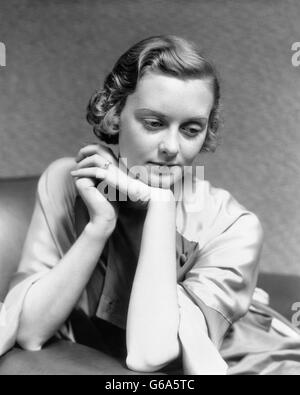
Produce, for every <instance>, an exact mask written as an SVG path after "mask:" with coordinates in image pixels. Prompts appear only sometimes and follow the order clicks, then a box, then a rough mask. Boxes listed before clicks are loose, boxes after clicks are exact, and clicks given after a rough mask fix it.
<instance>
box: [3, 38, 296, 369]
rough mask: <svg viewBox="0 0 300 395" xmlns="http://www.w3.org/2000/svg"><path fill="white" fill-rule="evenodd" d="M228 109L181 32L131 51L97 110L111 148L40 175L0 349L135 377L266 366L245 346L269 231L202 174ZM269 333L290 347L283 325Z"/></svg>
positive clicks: (257, 324)
mask: <svg viewBox="0 0 300 395" xmlns="http://www.w3.org/2000/svg"><path fill="white" fill-rule="evenodd" d="M219 101H220V86H219V81H218V78H217V75H216V72H215V70H214V68H213V66H212V65H211V64H210V63H209V62H208V61H207V60H205V59H204V58H203V57H201V56H200V54H199V53H198V51H197V49H196V48H195V47H194V45H193V44H191V43H189V42H187V41H185V40H183V39H181V38H178V37H174V36H159V37H151V38H148V39H146V40H143V41H141V42H139V43H137V44H136V45H134V46H133V47H132V48H130V49H129V50H128V51H127V52H126V53H125V54H124V55H122V56H121V57H120V59H119V60H118V61H117V63H116V65H115V66H114V68H113V70H112V72H111V73H110V74H109V75H108V77H107V78H106V80H105V83H104V87H103V89H102V90H101V91H99V92H97V93H96V94H95V95H94V96H93V97H92V98H91V100H90V103H89V106H88V114H87V119H88V121H89V123H90V124H91V125H92V126H93V129H94V133H95V134H96V136H97V137H98V138H99V145H89V146H87V147H84V148H83V149H81V150H80V152H79V154H78V156H77V158H76V160H74V158H63V159H60V160H58V161H55V162H54V163H52V164H51V165H50V166H49V167H48V168H47V169H46V171H45V172H44V173H43V175H42V176H41V178H40V181H39V185H38V191H37V200H36V205H35V210H34V214H33V217H32V222H31V225H30V228H29V231H28V235H27V239H26V242H25V245H24V250H23V255H22V260H21V263H20V267H19V271H18V273H17V274H16V275H15V277H14V279H13V281H12V284H11V288H10V292H9V294H8V296H7V298H6V301H5V304H4V305H5V310H6V326H5V327H4V328H2V329H0V334H1V336H0V354H1V353H3V352H5V351H6V350H7V349H9V348H10V347H12V346H13V345H14V343H15V342H17V343H18V344H19V345H20V346H21V347H23V348H24V349H27V350H39V349H41V347H42V346H43V345H44V344H45V343H46V342H47V341H49V340H50V339H51V338H52V337H59V338H66V339H70V340H72V341H75V342H79V343H83V344H86V345H89V346H92V347H95V348H98V349H101V350H103V351H105V352H107V353H110V354H112V355H115V356H116V357H118V358H122V359H123V360H124V361H126V364H127V366H128V368H129V369H132V370H136V371H143V372H151V371H157V370H163V369H165V370H166V371H167V370H168V369H169V370H170V369H171V368H172V369H175V368H176V369H179V371H181V370H180V369H181V367H182V369H183V372H184V373H186V374H204V373H219V374H226V372H227V370H228V367H229V371H228V372H229V373H245V372H246V373H247V372H249V366H250V367H251V368H252V367H253V366H256V365H255V363H254V362H253V363H252V364H251V363H250V365H249V363H248V365H247V364H246V365H247V366H245V364H244V359H243V358H242V356H246V355H247V356H249V355H250V356H251V355H252V354H251V352H252V351H253V349H249V348H248V349H247V350H246V344H247V342H246V341H245V343H244V344H245V346H243V347H244V349H245V350H244V351H242V352H241V344H239V347H237V346H236V344H237V342H239V341H241V340H245V338H246V337H249V334H250V333H254V332H255V331H256V330H261V310H260V309H259V306H260V305H259V304H258V303H257V302H256V306H254V304H255V301H254V300H253V294H254V290H255V286H256V281H257V274H258V261H259V255H260V251H261V245H262V229H261V225H260V222H259V220H258V218H257V217H256V216H255V215H254V214H253V213H252V212H250V211H248V210H246V209H245V208H244V207H243V206H241V205H240V204H239V203H238V202H237V201H236V200H235V199H234V198H233V197H232V196H231V195H230V194H229V193H228V192H227V191H225V190H222V189H218V188H214V187H212V186H211V185H210V183H209V182H208V181H204V180H202V179H200V178H198V177H195V175H194V174H193V171H192V170H191V168H192V165H193V164H194V162H195V159H196V158H197V156H198V155H199V153H201V152H204V151H214V150H215V148H216V145H217V137H218V112H219ZM186 170H187V171H186ZM255 295H259V292H256V293H255ZM256 299H257V298H256ZM2 314H3V313H2ZM244 316H246V317H245V318H244V319H242V317H244ZM257 317H259V320H257ZM268 322H269V321H268ZM285 329H289V327H288V325H287V326H286V327H285ZM251 331H252V332H251ZM290 331H291V335H289V336H295V337H297V339H298V341H299V338H298V334H296V332H295V331H292V330H290ZM243 336H244V338H243V339H242V337H243ZM264 336H265V337H267V339H269V340H270V339H271V340H270V342H271V343H272V342H274V344H275V343H276V344H277V347H278V345H279V344H280V345H281V346H282V345H283V344H285V342H286V337H285V336H286V335H283V334H282V333H278V332H276V333H275V329H274V328H273V327H271V326H269V328H268V330H265V328H264ZM256 338H257V339H259V338H260V336H256ZM261 338H263V336H261ZM288 339H290V338H288ZM270 342H269V345H271V343H270ZM265 343H266V339H265V338H263V340H262V342H261V343H260V342H259V341H258V342H257V343H256V344H255V347H256V349H255V352H256V353H257V350H260V351H261V352H262V351H266V352H269V350H262V349H261V347H262V344H265ZM272 344H273V343H272ZM243 347H242V350H243ZM243 352H244V354H243ZM221 354H222V356H221ZM256 355H257V354H256ZM261 355H265V354H263V353H261ZM226 362H227V363H228V365H229V366H228V365H227V363H226ZM181 364H182V366H181ZM259 366H260V367H259V369H260V371H259V373H264V369H268V368H269V367H267V366H264V365H263V363H261V361H260V365H259ZM281 366H282V365H281ZM299 366H300V365H298V367H299ZM250 370H251V369H250Z"/></svg>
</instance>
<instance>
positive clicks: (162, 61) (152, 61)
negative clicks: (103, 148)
mask: <svg viewBox="0 0 300 395" xmlns="http://www.w3.org/2000/svg"><path fill="white" fill-rule="evenodd" d="M149 71H153V72H161V73H164V74H167V75H171V76H174V77H177V78H181V79H189V78H199V79H204V80H208V81H209V82H210V83H211V86H212V89H213V92H214V104H213V108H212V111H211V114H210V117H209V123H208V132H207V136H206V139H205V141H204V144H203V146H202V149H201V151H212V152H213V151H215V150H216V147H217V145H218V128H219V110H220V83H219V78H218V76H217V72H216V70H215V68H214V66H213V65H212V64H211V63H210V62H209V61H208V60H206V59H204V57H203V56H201V54H200V53H199V51H198V49H197V48H196V46H195V44H194V43H192V42H190V41H187V40H184V39H182V38H180V37H177V36H173V35H166V36H153V37H149V38H146V39H144V40H142V41H140V42H138V43H137V44H135V45H134V46H132V47H131V48H130V49H129V50H128V51H127V52H125V53H124V54H123V55H122V56H121V57H120V58H119V59H118V60H117V62H116V64H115V66H114V67H113V70H112V71H111V72H110V73H109V74H108V75H107V77H106V78H105V81H104V85H103V89H101V90H99V91H96V92H95V93H94V94H93V96H92V97H91V99H90V101H89V104H88V107H87V121H88V122H89V123H90V124H91V125H92V126H93V131H94V134H95V135H96V136H97V137H98V138H99V139H100V140H101V141H103V142H105V143H107V144H118V140H119V139H118V134H119V130H118V127H117V126H116V123H115V122H114V120H115V117H116V116H119V115H120V113H121V112H122V109H123V108H124V106H125V103H126V99H127V97H128V96H129V95H130V94H132V93H133V92H134V91H135V89H136V86H137V83H138V81H139V80H140V79H141V78H142V77H143V75H144V74H145V73H146V72H149Z"/></svg>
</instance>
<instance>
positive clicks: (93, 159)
mask: <svg viewBox="0 0 300 395" xmlns="http://www.w3.org/2000/svg"><path fill="white" fill-rule="evenodd" d="M109 164H111V161H109V160H107V159H105V158H104V157H103V156H100V155H98V154H94V155H91V156H88V157H86V158H84V159H82V160H81V161H80V162H78V163H77V166H76V170H78V169H82V168H86V167H101V168H104V169H106V168H107V167H108V166H109Z"/></svg>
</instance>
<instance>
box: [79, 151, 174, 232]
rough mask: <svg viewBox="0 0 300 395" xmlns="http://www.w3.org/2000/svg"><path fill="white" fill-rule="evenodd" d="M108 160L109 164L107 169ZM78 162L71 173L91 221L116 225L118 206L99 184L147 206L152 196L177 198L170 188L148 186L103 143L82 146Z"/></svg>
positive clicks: (111, 225)
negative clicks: (108, 197)
mask: <svg viewBox="0 0 300 395" xmlns="http://www.w3.org/2000/svg"><path fill="white" fill-rule="evenodd" d="M107 161H109V162H110V165H109V166H108V167H107V168H106V165H107V163H108V162H107ZM76 162H77V165H76V168H75V169H74V170H73V171H72V172H71V175H72V176H73V177H74V178H75V183H76V187H77V189H78V192H79V194H80V195H81V197H82V199H83V201H84V203H85V204H86V206H87V208H88V211H89V215H90V220H91V222H94V223H98V222H101V223H103V221H104V222H105V224H106V225H109V226H110V227H111V228H112V229H114V227H115V224H116V220H117V216H118V205H117V204H116V202H114V201H111V200H109V199H106V197H105V196H104V195H103V194H102V193H101V191H100V188H99V186H102V187H103V184H104V185H105V186H110V187H113V188H115V189H118V190H119V192H120V193H121V194H123V196H124V195H125V196H128V197H129V199H130V200H132V201H134V202H136V203H137V204H138V205H139V204H140V205H142V206H145V207H147V206H148V204H149V202H150V201H151V200H152V199H154V200H161V201H168V200H170V199H171V200H172V198H173V197H174V195H173V193H172V191H171V190H170V189H162V188H156V187H152V186H149V185H147V184H146V183H144V182H142V181H140V180H138V179H135V178H133V177H132V176H131V175H130V173H128V174H127V169H126V168H125V166H124V164H123V163H122V162H121V161H120V163H118V161H117V159H116V157H115V156H114V154H113V153H112V151H111V150H110V149H109V148H107V147H104V146H102V145H97V144H92V145H88V146H86V147H84V148H82V149H81V150H80V151H79V152H78V155H77V157H76ZM99 180H100V184H99Z"/></svg>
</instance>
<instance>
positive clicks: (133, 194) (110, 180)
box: [71, 166, 150, 201]
mask: <svg viewBox="0 0 300 395" xmlns="http://www.w3.org/2000/svg"><path fill="white" fill-rule="evenodd" d="M71 174H72V176H75V177H92V178H96V179H101V180H104V181H105V182H106V183H107V184H108V185H110V186H111V187H113V188H115V189H118V190H119V191H120V192H121V193H122V194H124V195H125V196H127V195H128V196H129V197H130V199H134V200H143V201H145V200H147V199H149V194H150V187H149V186H148V185H146V184H144V183H143V182H141V181H139V180H135V179H133V178H130V177H129V176H128V175H127V174H126V173H124V172H123V171H121V170H119V169H118V168H117V167H115V166H109V168H108V169H103V168H100V167H89V168H81V169H78V170H74V171H72V172H71Z"/></svg>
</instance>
